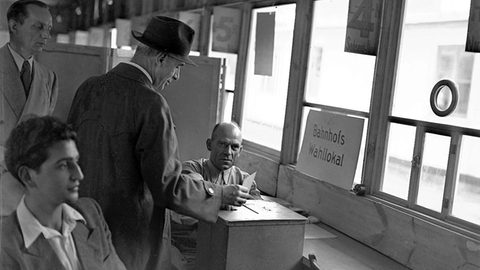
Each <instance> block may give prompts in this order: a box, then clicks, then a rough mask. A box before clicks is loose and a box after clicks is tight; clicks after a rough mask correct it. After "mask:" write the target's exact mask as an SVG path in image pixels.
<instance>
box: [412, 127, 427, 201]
mask: <svg viewBox="0 0 480 270" xmlns="http://www.w3.org/2000/svg"><path fill="white" fill-rule="evenodd" d="M424 144H425V128H424V127H421V126H417V130H416V133H415V145H414V147H413V157H412V170H411V172H410V186H409V189H408V207H409V208H412V209H413V208H415V205H416V204H417V197H418V188H419V184H420V173H421V170H422V157H423V146H424Z"/></svg>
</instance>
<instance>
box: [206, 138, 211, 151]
mask: <svg viewBox="0 0 480 270" xmlns="http://www.w3.org/2000/svg"><path fill="white" fill-rule="evenodd" d="M205 143H206V145H207V149H208V151H212V139H210V138H208V139H207V141H206V142H205Z"/></svg>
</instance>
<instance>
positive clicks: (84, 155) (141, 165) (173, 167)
mask: <svg viewBox="0 0 480 270" xmlns="http://www.w3.org/2000/svg"><path fill="white" fill-rule="evenodd" d="M132 34H133V37H134V38H136V39H137V40H138V41H140V44H139V45H138V48H137V50H136V52H135V54H134V56H133V58H132V60H131V61H130V62H129V63H120V64H118V65H117V66H116V67H115V68H113V69H112V70H111V71H109V72H108V73H106V74H104V75H100V76H96V77H93V78H90V79H88V80H86V81H85V82H84V83H83V84H82V85H81V86H80V87H79V89H78V91H77V93H76V95H75V98H74V101H73V104H72V108H71V110H70V114H69V117H68V122H69V123H71V124H72V125H73V127H74V129H75V130H76V131H77V133H78V148H79V149H81V153H80V160H79V163H80V165H81V167H82V168H83V169H84V174H85V177H84V181H83V189H82V190H81V191H80V195H81V196H88V197H92V198H94V199H95V200H97V201H98V203H99V204H100V206H101V207H102V209H103V212H104V215H105V219H106V221H107V223H108V225H109V227H110V231H111V232H112V240H113V244H114V246H115V249H116V251H117V253H118V255H119V257H120V259H121V260H122V261H123V262H124V263H125V266H126V267H127V269H131V270H139V269H169V268H170V252H171V249H170V248H171V247H170V215H169V213H168V211H169V210H167V208H168V209H172V210H174V211H176V212H178V213H181V214H185V215H188V216H191V217H194V218H197V219H199V220H203V221H207V222H215V221H216V219H217V216H218V211H219V210H220V206H221V205H222V204H229V205H237V206H239V205H242V204H243V203H245V201H246V199H249V198H251V195H249V194H248V190H247V188H245V187H242V186H240V185H227V186H221V185H216V184H213V183H211V182H208V181H204V179H202V178H201V177H200V176H198V174H195V175H194V174H191V175H188V174H181V169H182V165H181V163H180V161H179V157H178V150H177V138H176V135H175V126H174V124H173V121H172V117H171V114H170V109H169V107H168V104H167V102H166V101H165V99H164V98H163V97H162V95H160V93H159V91H161V90H162V89H163V88H164V87H165V86H166V85H168V84H169V83H170V82H172V81H173V80H178V79H179V77H180V68H181V67H182V66H183V65H184V64H190V65H195V64H194V63H193V62H192V61H191V60H190V59H189V58H188V54H189V52H190V46H191V44H192V40H193V35H194V31H193V30H192V29H191V28H190V27H189V26H187V25H186V24H184V23H183V22H181V21H178V20H175V19H172V18H168V17H162V16H155V17H153V18H152V19H151V20H150V21H149V23H148V25H147V27H146V29H145V31H144V32H143V33H139V32H136V31H132Z"/></svg>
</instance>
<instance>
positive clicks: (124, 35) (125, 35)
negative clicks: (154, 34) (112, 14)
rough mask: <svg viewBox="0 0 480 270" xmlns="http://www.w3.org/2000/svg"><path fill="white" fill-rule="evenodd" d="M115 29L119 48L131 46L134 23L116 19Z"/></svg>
mask: <svg viewBox="0 0 480 270" xmlns="http://www.w3.org/2000/svg"><path fill="white" fill-rule="evenodd" d="M115 28H117V40H116V42H117V47H118V48H121V47H122V46H129V45H130V36H131V35H132V34H131V32H132V31H131V30H132V22H131V21H130V20H127V19H116V20H115ZM142 32H143V31H142Z"/></svg>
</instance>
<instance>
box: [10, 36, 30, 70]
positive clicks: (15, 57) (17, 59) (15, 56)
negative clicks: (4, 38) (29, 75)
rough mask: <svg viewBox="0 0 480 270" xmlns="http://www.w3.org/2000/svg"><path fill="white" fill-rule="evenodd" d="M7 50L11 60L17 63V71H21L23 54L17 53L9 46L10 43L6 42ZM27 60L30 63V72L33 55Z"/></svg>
mask: <svg viewBox="0 0 480 270" xmlns="http://www.w3.org/2000/svg"><path fill="white" fill-rule="evenodd" d="M8 50H9V51H10V54H11V55H12V56H13V60H15V64H16V65H17V69H18V71H22V66H23V61H25V59H24V58H23V56H21V55H20V54H19V53H17V52H16V51H15V50H14V49H13V48H12V47H11V46H10V43H8ZM27 61H28V63H30V72H32V67H33V57H30V58H28V59H27Z"/></svg>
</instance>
